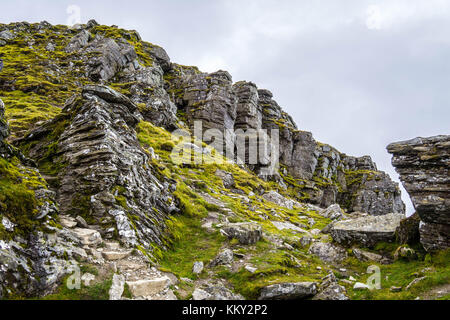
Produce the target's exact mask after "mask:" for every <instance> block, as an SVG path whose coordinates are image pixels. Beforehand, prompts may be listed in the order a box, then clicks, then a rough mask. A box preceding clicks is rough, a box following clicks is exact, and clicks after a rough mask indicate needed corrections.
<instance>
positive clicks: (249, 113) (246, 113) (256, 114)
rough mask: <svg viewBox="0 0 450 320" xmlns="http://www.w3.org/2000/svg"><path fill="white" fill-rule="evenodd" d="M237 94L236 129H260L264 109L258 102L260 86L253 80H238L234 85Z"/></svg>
mask: <svg viewBox="0 0 450 320" xmlns="http://www.w3.org/2000/svg"><path fill="white" fill-rule="evenodd" d="M233 91H234V93H235V94H236V96H237V107H236V115H237V116H236V121H235V124H234V128H235V129H243V130H247V129H256V130H257V129H260V128H261V127H262V110H261V106H260V105H259V104H258V100H259V95H258V88H257V87H256V85H255V84H254V83H252V82H245V81H241V82H237V83H235V84H234V85H233Z"/></svg>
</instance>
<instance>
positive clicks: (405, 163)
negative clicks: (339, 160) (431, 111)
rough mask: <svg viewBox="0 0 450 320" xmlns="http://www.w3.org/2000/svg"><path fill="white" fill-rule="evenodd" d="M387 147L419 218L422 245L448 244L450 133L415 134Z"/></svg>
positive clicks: (449, 242)
mask: <svg viewBox="0 0 450 320" xmlns="http://www.w3.org/2000/svg"><path fill="white" fill-rule="evenodd" d="M387 149H388V151H389V153H391V154H392V155H393V158H392V165H393V166H394V167H395V168H396V170H397V172H398V173H399V174H400V179H401V181H402V183H403V185H404V187H405V189H406V190H407V191H408V193H409V194H410V196H411V199H412V202H413V204H414V207H415V209H416V211H417V213H418V215H419V216H420V219H421V221H422V223H421V226H420V241H421V243H422V245H423V246H424V248H425V249H426V250H428V251H433V250H438V249H445V248H448V247H449V246H450V136H449V135H446V136H444V135H443V136H436V137H430V138H416V139H413V140H409V141H403V142H397V143H393V144H390V145H389V146H388V147H387Z"/></svg>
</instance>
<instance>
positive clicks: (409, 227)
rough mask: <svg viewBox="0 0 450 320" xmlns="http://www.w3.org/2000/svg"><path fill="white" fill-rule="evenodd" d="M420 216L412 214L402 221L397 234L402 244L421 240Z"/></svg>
mask: <svg viewBox="0 0 450 320" xmlns="http://www.w3.org/2000/svg"><path fill="white" fill-rule="evenodd" d="M419 225H420V217H419V215H418V214H417V212H416V213H414V214H413V215H412V216H410V217H408V218H405V219H403V220H402V221H400V225H399V227H398V228H397V231H396V235H397V241H398V242H399V243H400V244H415V243H419V241H420V233H419Z"/></svg>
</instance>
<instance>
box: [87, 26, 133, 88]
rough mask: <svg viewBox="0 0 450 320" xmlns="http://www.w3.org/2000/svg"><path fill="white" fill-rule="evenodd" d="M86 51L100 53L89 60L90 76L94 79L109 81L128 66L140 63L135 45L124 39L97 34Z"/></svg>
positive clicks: (131, 66)
mask: <svg viewBox="0 0 450 320" xmlns="http://www.w3.org/2000/svg"><path fill="white" fill-rule="evenodd" d="M85 51H86V52H87V53H90V52H96V53H98V54H96V55H95V56H94V57H93V58H91V59H89V61H88V64H89V65H88V73H89V77H90V78H91V79H92V80H94V81H108V80H110V79H111V78H113V77H114V76H115V75H116V73H117V72H119V71H122V70H123V69H125V68H126V67H128V68H132V69H134V68H135V67H136V66H137V65H138V63H137V61H136V59H137V54H136V52H135V50H134V47H133V46H131V45H130V44H129V43H128V42H127V41H125V40H123V39H118V40H117V41H115V40H113V39H110V38H103V37H102V36H99V35H97V36H96V37H95V39H94V40H93V41H92V42H91V43H89V45H88V46H87V47H86V48H85Z"/></svg>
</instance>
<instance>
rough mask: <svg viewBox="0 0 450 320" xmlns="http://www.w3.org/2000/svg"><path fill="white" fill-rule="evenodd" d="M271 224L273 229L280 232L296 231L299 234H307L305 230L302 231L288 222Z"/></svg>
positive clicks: (273, 222)
mask: <svg viewBox="0 0 450 320" xmlns="http://www.w3.org/2000/svg"><path fill="white" fill-rule="evenodd" d="M272 224H273V225H274V226H275V228H277V229H278V230H280V231H282V230H293V231H297V232H300V233H307V232H308V231H306V230H305V229H302V228H300V227H298V226H296V225H294V224H292V223H290V222H280V221H272Z"/></svg>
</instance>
